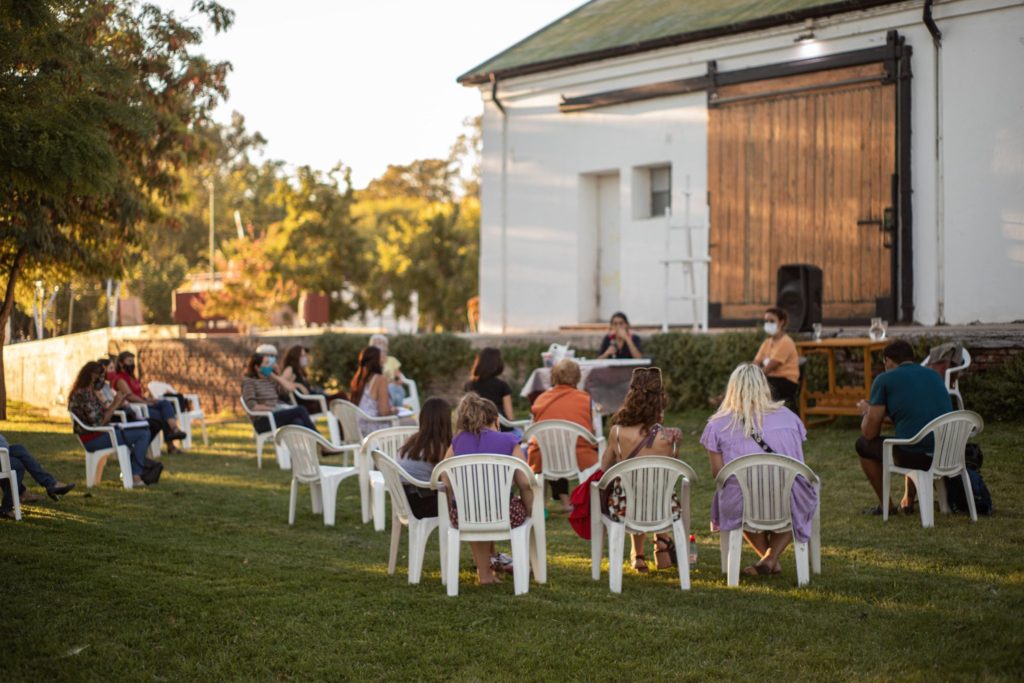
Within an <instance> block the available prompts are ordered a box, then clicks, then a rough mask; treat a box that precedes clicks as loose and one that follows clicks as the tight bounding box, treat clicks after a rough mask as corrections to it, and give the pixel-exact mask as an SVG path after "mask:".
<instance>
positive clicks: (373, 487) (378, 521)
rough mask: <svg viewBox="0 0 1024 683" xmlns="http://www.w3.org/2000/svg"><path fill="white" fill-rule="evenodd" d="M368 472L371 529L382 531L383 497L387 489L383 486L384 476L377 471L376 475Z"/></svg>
mask: <svg viewBox="0 0 1024 683" xmlns="http://www.w3.org/2000/svg"><path fill="white" fill-rule="evenodd" d="M373 475H374V473H373V472H371V473H370V492H371V496H370V498H371V500H372V501H373V530H374V531H384V498H385V496H386V495H387V490H386V489H385V488H384V478H383V477H382V476H381V475H380V474H379V473H377V477H374V476H373Z"/></svg>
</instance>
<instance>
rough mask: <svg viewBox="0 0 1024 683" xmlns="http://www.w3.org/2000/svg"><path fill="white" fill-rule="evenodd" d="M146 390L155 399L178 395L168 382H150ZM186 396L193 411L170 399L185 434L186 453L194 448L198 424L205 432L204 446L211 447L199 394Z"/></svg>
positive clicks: (183, 445)
mask: <svg viewBox="0 0 1024 683" xmlns="http://www.w3.org/2000/svg"><path fill="white" fill-rule="evenodd" d="M146 388H148V389H149V393H150V395H152V396H153V397H154V398H163V397H164V395H165V394H176V393H178V392H176V391H175V390H174V387H172V386H171V385H170V384H167V383H166V382H155V381H154V382H150V383H149V384H148V385H146ZM184 396H185V398H186V399H187V400H189V401H190V402H191V403H192V407H191V409H190V408H189V407H188V406H183V405H181V404H180V403H179V402H178V400H177V399H169V400H172V402H173V403H174V410H175V412H177V414H178V426H179V427H180V428H181V431H183V432H185V439H184V440H183V441H182V442H181V447H182V448H183V449H185V450H186V451H187V450H189V449H191V448H192V428H193V426H194V425H195V424H196V423H198V424H199V426H200V428H201V429H202V432H203V445H204V446H209V445H210V437H209V434H207V431H206V414H205V413H203V409H202V406H200V404H199V394H184Z"/></svg>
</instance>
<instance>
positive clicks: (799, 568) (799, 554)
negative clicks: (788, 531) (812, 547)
mask: <svg viewBox="0 0 1024 683" xmlns="http://www.w3.org/2000/svg"><path fill="white" fill-rule="evenodd" d="M793 551H794V552H795V553H796V585H798V586H806V585H807V584H809V583H810V582H811V573H810V571H809V569H808V566H807V565H808V557H807V555H808V553H807V544H806V543H802V542H800V541H793Z"/></svg>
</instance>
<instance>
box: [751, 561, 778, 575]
mask: <svg viewBox="0 0 1024 683" xmlns="http://www.w3.org/2000/svg"><path fill="white" fill-rule="evenodd" d="M741 573H742V574H743V575H744V576H774V575H776V574H781V573H782V569H776V570H775V571H771V570H770V569H768V565H764V564H752V565H750V566H749V567H744V568H743V571H742V572H741Z"/></svg>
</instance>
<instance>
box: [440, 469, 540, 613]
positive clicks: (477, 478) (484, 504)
mask: <svg viewBox="0 0 1024 683" xmlns="http://www.w3.org/2000/svg"><path fill="white" fill-rule="evenodd" d="M516 472H522V473H523V474H524V475H525V476H526V478H527V480H528V481H529V482H530V487H531V488H532V489H533V510H532V511H531V514H530V516H529V517H527V518H526V521H525V522H523V524H522V525H520V526H518V527H516V528H512V521H511V518H510V516H509V510H508V506H509V501H510V500H511V498H512V484H513V483H514V481H513V478H514V475H515V473H516ZM442 475H447V476H448V481H449V482H450V484H451V488H450V490H448V491H446V490H445V489H444V487H443V486H441V476H442ZM430 486H431V487H432V488H439V486H440V487H441V488H439V490H438V496H437V499H438V505H437V514H438V519H439V520H440V528H441V533H442V534H444V535H446V537H447V538H446V540H445V563H446V566H445V577H446V586H447V588H448V595H451V596H455V595H458V594H459V549H460V543H461V542H462V541H467V542H468V541H501V540H505V539H509V540H510V541H511V542H512V556H513V558H515V562H514V563H513V565H512V567H513V570H514V571H513V576H514V582H515V594H516V595H521V594H523V593H526V592H527V591H528V590H529V589H530V567H531V566H532V567H533V578H534V580H535V581H536V582H537V583H546V582H547V546H546V543H547V541H546V532H545V526H544V491H543V489H542V488H541V487H540V483H539V482H538V481H537V478H536V477H535V476H534V474H533V472H532V471H531V470H530V468H529V467H527V465H526V463H525V462H524V461H523V460H521V459H519V458H517V457H515V456H508V455H497V454H493V453H481V454H476V455H460V456H458V457H454V458H448V459H447V460H443V461H441V462H440V463H439V464H438V465H437V467H435V468H434V473H433V475H431V477H430ZM449 495H451V496H452V497H453V498H454V499H455V504H456V507H457V508H458V511H459V528H458V529H456V528H454V527H452V526H451V523H450V522H449V517H448V497H449ZM531 531H532V532H533V534H532V535H533V538H532V540H533V542H532V543H531V542H530V540H531ZM527 557H529V563H527V561H526V560H527Z"/></svg>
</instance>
